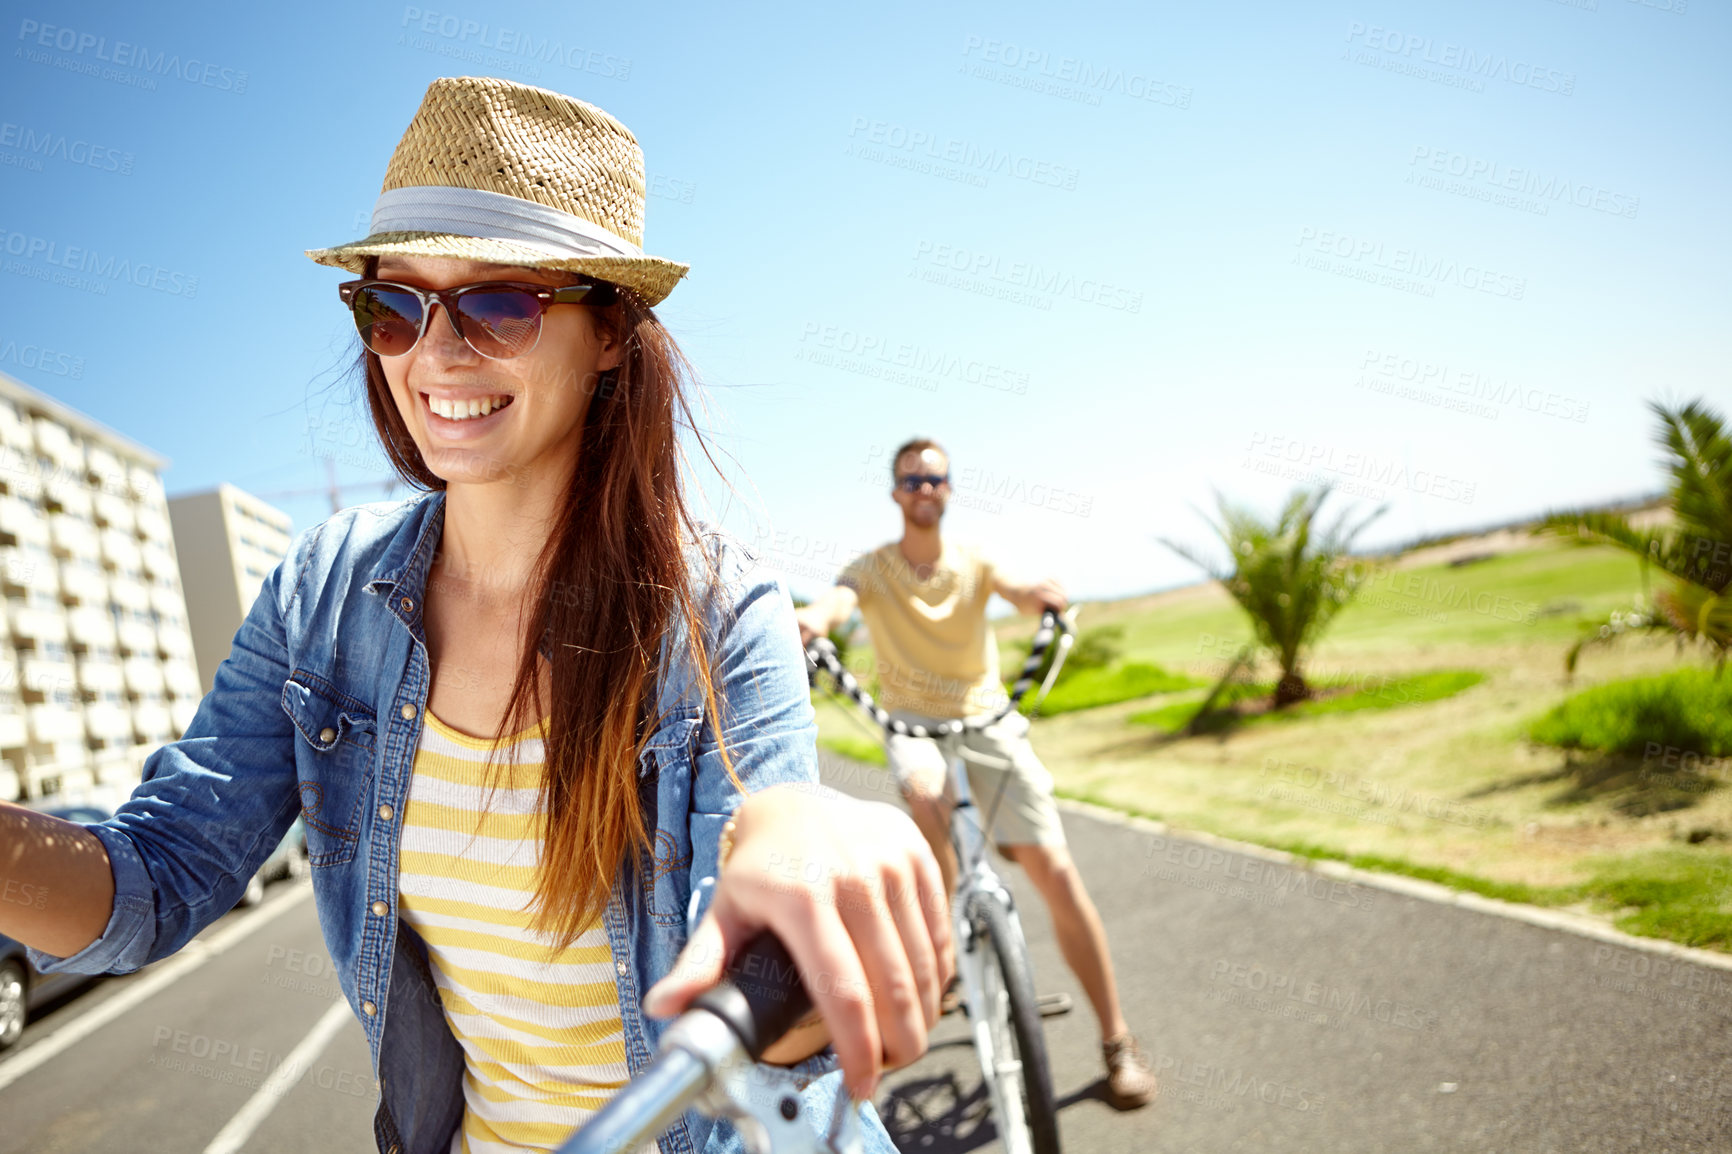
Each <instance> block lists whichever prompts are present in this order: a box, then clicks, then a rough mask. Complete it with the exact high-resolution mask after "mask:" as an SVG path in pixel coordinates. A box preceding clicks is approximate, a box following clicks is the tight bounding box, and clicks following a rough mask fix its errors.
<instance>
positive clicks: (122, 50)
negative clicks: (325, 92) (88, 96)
mask: <svg viewBox="0 0 1732 1154" xmlns="http://www.w3.org/2000/svg"><path fill="white" fill-rule="evenodd" d="M18 39H20V40H22V41H24V42H25V49H40V48H52V49H54V50H56V51H58V52H70V53H72V55H74V56H77V57H82V58H83V59H85V60H87V61H100V62H101V63H104V64H113V65H116V66H117V67H120V68H135V69H137V70H139V71H140V72H144V73H147V74H149V75H153V76H172V77H174V78H175V79H177V80H184V81H186V82H187V83H188V84H197V85H200V86H202V87H204V88H215V89H217V90H218V91H221V92H233V93H235V94H237V95H238V94H240V93H243V92H245V91H246V90H247V74H246V73H245V72H243V71H241V70H240V69H238V68H224V67H222V66H220V65H216V64H211V63H208V62H206V61H203V60H199V59H198V58H197V57H193V56H188V57H186V58H185V59H182V57H181V55H180V53H178V52H175V53H172V54H171V53H169V52H168V51H166V50H164V51H158V52H154V53H153V52H152V51H151V50H150V48H149V47H148V46H146V45H143V44H133V43H131V42H129V41H126V40H116V41H114V43H112V44H110V43H109V41H108V37H106V36H97V35H96V34H94V33H91V32H80V31H78V29H76V28H66V27H63V26H60V25H56V24H44V23H42V22H41V21H39V20H22V21H20V22H19V24H18ZM25 49H20V53H21V54H22V55H24V56H25V58H26V59H29V60H32V61H34V62H36V63H39V64H54V63H57V62H56V61H54V60H51V59H48V58H47V57H46V55H45V54H43V53H40V52H36V53H32V52H29V51H26V50H25ZM81 70H82V69H77V68H74V69H72V71H81Z"/></svg>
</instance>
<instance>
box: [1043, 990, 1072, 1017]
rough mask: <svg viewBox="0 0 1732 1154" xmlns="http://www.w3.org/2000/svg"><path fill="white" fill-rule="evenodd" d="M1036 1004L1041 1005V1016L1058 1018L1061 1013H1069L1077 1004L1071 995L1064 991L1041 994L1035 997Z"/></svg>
mask: <svg viewBox="0 0 1732 1154" xmlns="http://www.w3.org/2000/svg"><path fill="white" fill-rule="evenodd" d="M1034 1004H1035V1005H1037V1006H1039V1007H1040V1016H1041V1017H1043V1018H1056V1017H1059V1016H1060V1015H1061V1014H1068V1013H1070V1012H1071V1010H1072V1009H1073V1008H1074V1006H1075V1003H1073V1002H1072V1001H1071V998H1070V995H1069V994H1066V993H1062V992H1060V993H1057V994H1041V995H1040V996H1039V997H1037V998H1035V1000H1034Z"/></svg>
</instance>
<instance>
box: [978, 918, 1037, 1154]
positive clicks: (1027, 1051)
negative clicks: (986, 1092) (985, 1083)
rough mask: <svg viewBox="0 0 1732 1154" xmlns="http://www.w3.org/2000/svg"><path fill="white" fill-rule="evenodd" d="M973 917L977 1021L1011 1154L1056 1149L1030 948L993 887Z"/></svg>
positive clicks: (1005, 1139)
mask: <svg viewBox="0 0 1732 1154" xmlns="http://www.w3.org/2000/svg"><path fill="white" fill-rule="evenodd" d="M968 920H969V924H970V926H971V927H972V928H973V931H974V941H973V943H972V948H973V949H974V950H977V951H980V952H981V954H982V958H981V960H982V963H983V964H982V967H981V969H982V972H983V976H984V982H983V985H984V988H983V990H982V991H981V994H982V997H981V1001H982V1002H983V1003H984V1004H985V1006H986V1015H985V1017H986V1020H985V1021H984V1022H976V1023H974V1029H975V1036H976V1045H977V1047H980V1048H981V1049H982V1053H981V1061H982V1065H983V1068H984V1069H985V1071H986V1076H987V1077H988V1078H989V1079H991V1081H992V1087H991V1088H992V1089H993V1094H992V1097H993V1100H994V1102H995V1103H996V1104H1001V1105H1002V1110H1003V1113H1004V1114H1005V1115H1006V1116H1005V1117H1002V1118H998V1119H996V1121H997V1122H998V1123H999V1129H1000V1131H1001V1133H1002V1134H1003V1137H1004V1145H1005V1148H1006V1149H1007V1150H1009V1151H1011V1154H1019V1152H1021V1151H1028V1152H1030V1154H1059V1143H1058V1107H1057V1106H1056V1105H1055V1104H1054V1103H1053V1098H1052V1069H1051V1066H1050V1064H1049V1063H1048V1061H1047V1055H1046V1035H1045V1034H1044V1033H1042V1031H1041V1025H1040V1004H1039V1001H1038V999H1037V998H1036V997H1035V992H1034V971H1033V969H1032V968H1031V967H1030V966H1029V963H1028V949H1027V947H1026V945H1025V944H1024V943H1023V940H1022V935H1021V934H1019V933H1017V932H1016V929H1015V925H1014V923H1012V922H1011V920H1010V911H1009V910H1008V909H1007V908H1005V906H1004V904H1003V903H1002V902H1001V901H999V899H998V898H997V897H995V896H993V895H991V894H987V893H978V892H977V893H975V894H974V895H973V896H972V898H971V899H970V900H969V907H968Z"/></svg>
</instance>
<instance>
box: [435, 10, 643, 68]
mask: <svg viewBox="0 0 1732 1154" xmlns="http://www.w3.org/2000/svg"><path fill="white" fill-rule="evenodd" d="M401 26H402V27H403V28H405V29H407V30H408V32H411V33H414V32H419V33H422V34H423V35H427V36H438V37H439V38H440V39H442V40H446V41H449V42H451V44H452V45H453V46H461V47H463V48H466V49H470V48H472V49H480V50H486V51H490V52H498V53H500V54H502V55H503V56H506V57H518V58H520V59H522V60H531V61H534V62H536V63H538V64H563V65H564V66H565V67H567V68H570V69H572V70H573V71H576V72H588V73H590V74H591V75H594V76H600V77H602V78H603V79H606V80H628V79H630V78H631V61H630V60H629V59H627V58H625V57H623V56H613V55H610V54H608V53H605V52H597V51H594V50H593V49H589V48H585V47H584V46H583V45H581V44H567V43H565V42H564V41H563V40H557V39H555V38H553V37H551V36H543V37H542V38H541V39H540V40H537V39H536V38H535V36H534V34H532V33H530V32H526V31H524V30H522V29H518V28H502V27H499V26H497V25H492V24H487V23H485V22H483V21H480V20H470V19H467V18H466V17H462V16H458V15H455V14H454V13H450V12H434V11H432V10H430V9H422V8H414V7H406V8H404V9H403V20H402V25H401ZM404 43H409V46H410V47H413V48H422V49H426V48H429V47H431V45H430V44H428V43H423V42H407V41H404ZM441 55H461V54H460V53H449V52H442V53H441Z"/></svg>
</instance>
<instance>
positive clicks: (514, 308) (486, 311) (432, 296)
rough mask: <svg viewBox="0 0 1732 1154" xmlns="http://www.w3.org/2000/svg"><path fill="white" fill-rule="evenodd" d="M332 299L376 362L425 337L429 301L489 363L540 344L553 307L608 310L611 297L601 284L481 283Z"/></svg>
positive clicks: (383, 284)
mask: <svg viewBox="0 0 1732 1154" xmlns="http://www.w3.org/2000/svg"><path fill="white" fill-rule="evenodd" d="M337 293H338V295H339V296H341V297H342V298H343V303H344V304H346V305H348V306H349V308H350V309H351V310H353V312H354V314H355V328H356V329H357V330H358V331H359V332H360V334H361V343H362V344H364V345H366V346H367V348H369V349H371V350H372V351H373V352H375V353H377V354H379V355H380V356H382V357H400V356H402V355H403V354H404V353H406V352H408V351H409V350H410V349H412V348H414V347H415V345H416V342H418V341H420V339H421V335H422V334H423V333H425V332H426V331H427V319H428V317H430V316H431V315H432V312H433V306H432V302H433V301H438V302H439V303H440V304H442V305H444V306H445V315H446V316H447V317H449V318H451V327H452V328H454V329H456V330H457V335H458V336H460V337H462V338H463V340H464V343H466V344H467V345H468V346H469V347H470V348H472V349H474V350H475V351H476V352H478V353H480V354H481V355H482V356H484V357H487V358H489V359H491V360H495V361H505V360H510V359H511V358H512V357H520V356H522V355H523V354H524V353H527V352H529V351H530V350H531V349H533V348H534V347H535V343H536V342H537V341H538V340H540V339H541V314H543V313H545V312H546V311H547V310H548V309H549V308H551V307H553V306H554V305H563V304H586V305H609V304H612V303H613V302H614V299H615V297H616V296H617V293H616V292H615V289H614V286H613V285H611V284H608V283H606V282H605V281H597V282H591V283H588V284H576V285H569V286H562V287H560V288H554V287H552V286H550V285H535V284H516V283H512V282H509V281H485V282H482V283H479V284H464V285H457V286H455V287H453V288H448V289H423V288H416V287H415V286H413V285H406V284H398V283H396V282H395V281H388V280H352V281H345V282H343V283H342V284H340V285H338V286H337Z"/></svg>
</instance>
